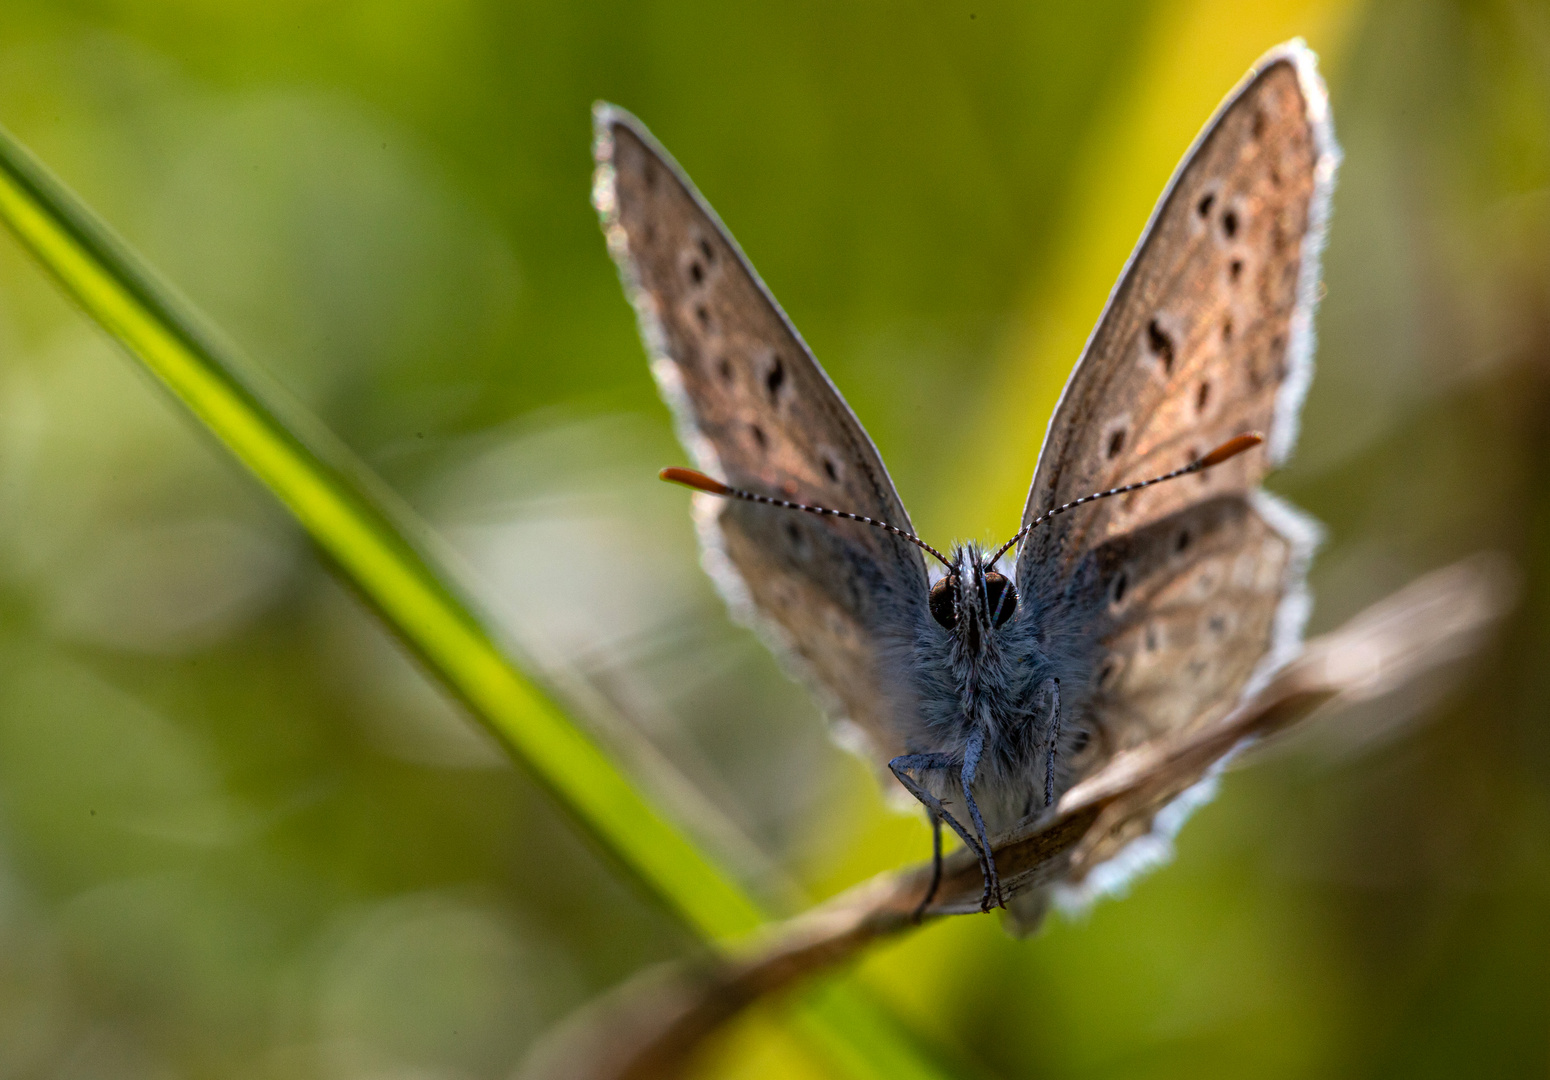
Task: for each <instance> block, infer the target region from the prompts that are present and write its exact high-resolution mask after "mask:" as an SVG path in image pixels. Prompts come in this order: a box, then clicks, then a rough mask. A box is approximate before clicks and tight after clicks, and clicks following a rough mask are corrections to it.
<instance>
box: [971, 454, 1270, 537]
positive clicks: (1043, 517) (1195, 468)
mask: <svg viewBox="0 0 1550 1080" xmlns="http://www.w3.org/2000/svg"><path fill="white" fill-rule="evenodd" d="M1264 441H1265V437H1264V436H1263V435H1261V434H1260V433H1259V432H1257V431H1246V432H1244V433H1243V434H1242V435H1234V436H1233V437H1232V438H1230V439H1228V440H1227V441H1226V442H1224V443H1223V444H1222V445H1221V446H1218V447H1217V448H1216V449H1215V450H1212V451H1211V452H1210V453H1209V454H1206V455H1205V456H1204V457H1198V458H1196V459H1195V460H1194V461H1191V462H1190V463H1189V464H1188V465H1186V466H1184V467H1183V468H1182V469H1174V470H1173V471H1172V472H1170V473H1163V474H1162V475H1161V476H1154V477H1152V478H1151V479H1150V480H1141V481H1138V482H1137V483H1134V484H1126V485H1124V486H1123V487H1117V488H1110V489H1109V490H1108V491H1096V492H1094V493H1093V494H1091V495H1083V496H1082V497H1081V498H1080V499H1072V500H1071V501H1070V502H1068V503H1066V504H1065V505H1063V506H1057V507H1055V509H1053V510H1048V511H1046V512H1045V513H1042V514H1040V515H1039V516H1038V517H1036V518H1034V519H1033V520H1032V521H1030V522H1028V524H1026V525H1024V526H1023V527H1022V528H1021V529H1019V530H1018V532H1017V535H1016V536H1014V537H1012V539H1010V540H1008V541H1007V542H1006V543H1004V544H1002V545H1001V546H1000V547H999V548H997V549H996V553H995V554H994V555H992V556H991V557H990V561H989V562H987V563H986V564H985V565H986V566H994V565H996V560H998V559H1000V558H1001V556H1003V555H1005V554H1006V553H1007V550H1008V549H1009V548H1010V547H1011V546H1012V545H1013V544H1015V543H1017V542H1018V541H1019V540H1021V539H1022V538H1023V537H1025V536H1027V535H1028V533H1029V532H1031V531H1032V530H1033V529H1034V528H1035V527H1037V526H1039V525H1042V524H1044V523H1045V522H1046V521H1048V520H1049V519H1050V518H1052V517H1054V516H1055V515H1056V514H1064V513H1065V512H1066V511H1067V510H1073V509H1075V508H1076V507H1078V506H1082V505H1085V504H1086V503H1090V502H1096V501H1097V500H1099V499H1107V498H1108V497H1109V496H1111V495H1124V494H1126V493H1128V492H1131V491H1140V490H1141V489H1142V488H1145V487H1151V486H1152V485H1153V484H1161V483H1162V482H1163V481H1165V480H1177V479H1178V478H1179V477H1181V476H1188V475H1189V474H1190V473H1197V472H1201V471H1202V470H1204V469H1209V468H1211V467H1212V466H1214V465H1220V464H1221V463H1222V462H1224V461H1230V460H1231V459H1233V458H1235V457H1237V456H1238V455H1239V454H1241V453H1243V452H1244V451H1245V450H1251V449H1253V448H1254V447H1256V446H1258V445H1259V444H1260V443H1262V442H1264Z"/></svg>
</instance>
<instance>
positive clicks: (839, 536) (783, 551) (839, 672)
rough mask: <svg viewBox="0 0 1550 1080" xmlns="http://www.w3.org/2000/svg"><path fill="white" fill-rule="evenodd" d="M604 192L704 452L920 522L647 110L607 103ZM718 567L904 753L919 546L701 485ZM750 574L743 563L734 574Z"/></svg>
mask: <svg viewBox="0 0 1550 1080" xmlns="http://www.w3.org/2000/svg"><path fill="white" fill-rule="evenodd" d="M595 120H596V124H597V159H598V176H597V181H596V185H595V190H594V199H595V201H596V203H597V207H598V210H599V212H600V213H601V214H602V216H603V224H604V229H605V232H606V233H607V236H608V243H609V248H610V251H611V252H612V253H613V255H614V258H615V260H616V261H617V262H618V264H619V267H620V272H621V274H622V276H623V278H624V281H625V286H626V289H627V291H628V292H629V293H630V297H631V300H632V302H633V303H634V305H635V307H636V311H637V314H638V316H639V318H640V322H641V328H642V333H643V335H644V336H645V338H646V343H647V347H648V349H649V350H650V351H651V353H652V359H653V372H654V374H655V375H656V377H657V380H658V382H659V384H660V385H661V387H662V389H663V391H664V394H665V395H666V396H667V398H668V399H669V402H670V403H671V404H672V405H673V406H674V408H675V410H677V412H678V415H679V419H680V426H681V431H682V433H683V435H684V438H685V441H686V442H687V443H688V444H689V445H690V447H691V448H692V449H693V451H694V452H695V454H696V456H697V458H698V459H699V462H698V463H699V465H700V466H701V467H702V468H703V469H705V470H706V471H707V472H710V473H712V474H714V475H717V476H719V477H721V478H722V479H724V480H725V481H726V482H727V483H728V484H731V485H733V486H735V487H740V488H746V489H749V490H752V491H755V492H759V493H761V494H766V495H771V496H775V497H778V498H782V499H788V500H791V501H794V502H805V503H812V504H817V505H821V506H827V507H831V508H834V509H839V510H844V511H848V512H851V513H856V514H862V515H866V516H869V517H873V518H876V519H878V520H882V521H886V522H889V523H890V524H892V525H895V526H898V527H899V528H902V529H906V530H907V529H909V528H910V522H909V517H908V516H907V515H906V514H905V512H904V506H903V504H902V503H901V502H900V500H899V497H898V494H897V493H896V492H895V490H894V487H893V484H892V482H891V481H890V480H889V478H888V473H887V470H886V469H884V467H883V463H882V459H881V458H880V457H879V455H878V453H877V450H876V449H875V448H874V447H873V446H872V443H871V440H870V439H869V438H868V437H867V434H866V432H865V431H864V430H863V429H862V427H861V425H860V424H859V423H858V422H857V421H856V418H855V416H854V415H853V414H852V413H851V411H850V408H849V407H848V406H847V405H846V404H845V401H844V399H843V398H841V397H840V395H839V392H838V391H837V390H836V389H835V388H834V386H833V384H832V383H830V381H829V379H828V376H827V375H825V374H824V371H823V369H822V368H821V367H819V365H818V362H817V361H816V360H815V359H814V358H813V356H812V354H811V353H810V352H809V351H808V349H807V347H806V345H805V344H803V342H802V340H801V338H800V337H799V336H798V335H797V333H796V331H795V330H794V329H792V327H791V324H790V323H789V322H788V321H787V319H786V317H785V315H784V314H783V313H782V312H781V311H780V309H779V307H778V306H777V305H776V304H775V302H774V300H773V299H772V298H771V297H770V295H769V293H768V292H767V291H766V290H765V288H764V286H763V284H762V283H761V282H760V281H759V279H758V277H757V276H756V275H755V274H754V272H753V270H752V268H751V267H750V266H749V265H748V263H747V261H746V260H745V259H744V258H743V256H742V254H741V252H740V251H739V250H738V247H737V245H736V243H735V242H734V241H733V240H732V238H731V236H730V235H729V234H728V233H727V232H726V230H725V229H723V228H722V227H721V225H720V223H719V222H718V221H717V220H716V218H715V216H714V215H713V214H712V213H711V211H710V210H709V208H708V207H707V206H706V205H705V204H704V202H703V201H702V200H701V199H700V198H699V197H698V195H697V194H696V193H695V191H694V189H693V188H692V187H691V186H690V184H689V182H688V180H687V178H685V177H684V176H683V175H682V173H680V172H679V170H678V169H677V168H676V167H675V166H674V165H673V164H672V162H671V161H670V159H669V158H668V157H667V155H666V153H665V152H664V151H662V150H661V149H660V148H659V147H658V146H657V145H656V144H655V142H654V141H653V140H652V139H651V137H650V135H648V134H647V133H646V131H645V129H644V128H643V127H642V126H641V125H640V124H639V122H638V121H636V120H634V118H632V117H629V116H628V115H627V114H625V113H623V112H622V111H621V110H617V109H614V108H611V107H608V106H602V107H599V109H598V110H597V111H596V115H595ZM700 514H701V522H702V526H703V529H704V531H705V536H704V539H705V541H706V546H707V549H708V551H709V557H710V561H711V569H712V570H713V571H715V572H716V573H717V576H718V581H719V583H720V584H722V586H723V588H724V590H725V591H727V592H728V593H729V598H730V599H732V600H733V601H734V603H735V604H736V605H737V606H740V607H742V608H744V609H745V614H746V613H747V612H746V608H747V607H748V606H749V605H750V604H751V605H752V607H753V608H754V609H755V611H756V612H757V613H758V614H760V615H762V616H764V617H765V619H766V620H769V621H773V622H774V624H775V625H776V627H777V628H778V632H777V636H778V637H779V638H781V639H782V644H784V645H786V646H789V647H790V648H792V649H794V650H795V651H796V652H797V653H798V654H800V656H801V657H802V658H803V660H804V661H805V665H802V666H805V668H806V669H807V671H808V673H810V674H812V675H816V676H817V681H818V682H819V684H820V686H819V689H820V690H822V691H824V692H825V696H826V697H827V698H828V703H829V704H830V705H831V706H832V707H834V708H835V710H836V711H838V712H840V713H842V714H843V715H845V716H847V717H849V718H851V719H853V720H855V721H857V722H858V723H859V724H861V726H862V727H863V728H864V729H866V730H867V731H868V733H869V734H870V735H871V736H872V737H873V739H874V740H875V741H876V742H877V743H878V744H879V745H880V747H881V748H883V749H885V750H893V751H894V752H897V750H896V748H895V747H894V743H895V739H896V736H895V734H894V733H895V731H896V730H897V728H896V725H895V724H893V723H892V722H891V720H892V718H891V715H890V711H891V710H892V709H893V708H895V707H896V703H895V700H894V699H895V697H896V695H897V694H899V693H900V692H902V686H903V680H900V679H898V678H890V677H888V676H886V675H885V674H884V672H883V667H884V665H885V663H886V658H885V656H884V653H885V652H886V651H887V650H888V648H889V647H890V642H889V641H888V640H887V639H888V635H889V634H890V633H892V634H897V633H898V632H899V629H900V628H901V627H910V626H913V625H914V623H915V621H917V619H918V613H917V612H916V611H915V610H914V609H915V608H916V607H918V606H919V605H920V604H921V603H922V601H923V598H924V596H925V582H926V572H925V564H924V561H923V560H922V557H921V554H920V552H919V551H918V550H917V549H916V548H914V547H912V546H911V545H909V544H908V543H906V542H905V541H902V540H900V539H898V538H897V537H894V536H892V535H889V534H888V533H885V532H883V531H882V530H879V529H874V528H870V527H868V526H865V525H860V524H856V523H853V522H848V521H837V520H834V519H819V518H815V517H813V516H811V515H808V514H802V513H793V512H790V511H784V510H777V509H772V508H769V507H764V506H757V505H751V504H748V503H743V502H735V503H728V502H723V501H720V500H708V501H707V500H706V499H705V497H702V498H701V502H700ZM734 575H735V576H734Z"/></svg>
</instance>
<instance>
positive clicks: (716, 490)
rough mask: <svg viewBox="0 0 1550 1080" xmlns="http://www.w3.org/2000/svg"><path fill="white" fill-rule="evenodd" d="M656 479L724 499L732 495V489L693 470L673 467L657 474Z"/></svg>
mask: <svg viewBox="0 0 1550 1080" xmlns="http://www.w3.org/2000/svg"><path fill="white" fill-rule="evenodd" d="M657 477H658V478H659V479H662V480H666V481H667V482H668V483H669V484H682V485H683V486H684V487H686V488H693V489H694V490H695V491H703V492H705V493H706V494H709V495H720V496H722V497H723V498H725V497H726V496H728V495H731V494H732V489H731V488H729V487H727V486H726V485H725V484H723V483H722V482H721V481H720V480H715V479H712V478H711V477H709V476H706V475H705V474H704V473H702V472H695V471H694V470H693V469H680V468H678V467H677V466H673V467H671V468H666V469H663V470H662V471H661V472H659V473H657Z"/></svg>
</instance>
